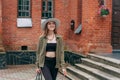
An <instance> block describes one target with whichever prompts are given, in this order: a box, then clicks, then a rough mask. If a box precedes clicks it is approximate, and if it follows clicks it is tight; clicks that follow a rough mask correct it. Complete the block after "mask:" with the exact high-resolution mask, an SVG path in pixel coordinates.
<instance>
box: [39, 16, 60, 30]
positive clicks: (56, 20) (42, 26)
mask: <svg viewBox="0 0 120 80" xmlns="http://www.w3.org/2000/svg"><path fill="white" fill-rule="evenodd" d="M48 22H55V23H56V27H57V28H58V27H59V26H60V20H59V19H57V18H49V19H47V20H45V21H44V22H43V23H42V24H41V28H42V30H45V26H46V24H47V23H48Z"/></svg>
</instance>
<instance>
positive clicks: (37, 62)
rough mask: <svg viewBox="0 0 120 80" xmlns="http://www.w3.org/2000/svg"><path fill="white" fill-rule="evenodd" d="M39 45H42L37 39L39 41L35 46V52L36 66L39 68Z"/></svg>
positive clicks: (40, 40)
mask: <svg viewBox="0 0 120 80" xmlns="http://www.w3.org/2000/svg"><path fill="white" fill-rule="evenodd" d="M41 44H42V39H41V37H39V41H38V44H37V51H36V65H37V67H39V55H40V50H41Z"/></svg>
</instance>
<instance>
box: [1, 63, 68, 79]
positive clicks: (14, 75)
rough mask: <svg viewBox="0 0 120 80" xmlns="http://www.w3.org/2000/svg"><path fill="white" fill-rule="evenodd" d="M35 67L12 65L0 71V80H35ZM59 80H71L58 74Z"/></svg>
mask: <svg viewBox="0 0 120 80" xmlns="http://www.w3.org/2000/svg"><path fill="white" fill-rule="evenodd" d="M35 69H36V67H35V65H32V64H31V65H11V66H8V68H7V69H1V70H0V80H35V76H36V72H35ZM57 80H69V79H67V78H65V77H64V76H63V75H61V74H60V73H58V76H57Z"/></svg>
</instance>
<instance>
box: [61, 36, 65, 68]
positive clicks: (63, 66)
mask: <svg viewBox="0 0 120 80" xmlns="http://www.w3.org/2000/svg"><path fill="white" fill-rule="evenodd" d="M60 41H61V67H62V69H64V68H65V61H64V44H63V39H62V37H61V40H60Z"/></svg>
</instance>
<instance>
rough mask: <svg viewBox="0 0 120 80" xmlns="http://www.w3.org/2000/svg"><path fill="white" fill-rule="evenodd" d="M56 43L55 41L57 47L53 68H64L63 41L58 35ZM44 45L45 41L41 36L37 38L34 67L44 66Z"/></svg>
mask: <svg viewBox="0 0 120 80" xmlns="http://www.w3.org/2000/svg"><path fill="white" fill-rule="evenodd" d="M56 41H57V47H56V66H55V67H56V68H60V67H62V68H65V62H64V49H63V47H64V46H63V39H62V37H61V36H60V35H58V34H56ZM46 44H47V39H46V37H45V36H44V35H43V36H41V37H40V38H39V43H38V47H37V52H36V65H37V66H38V67H43V66H44V61H45V53H46Z"/></svg>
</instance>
